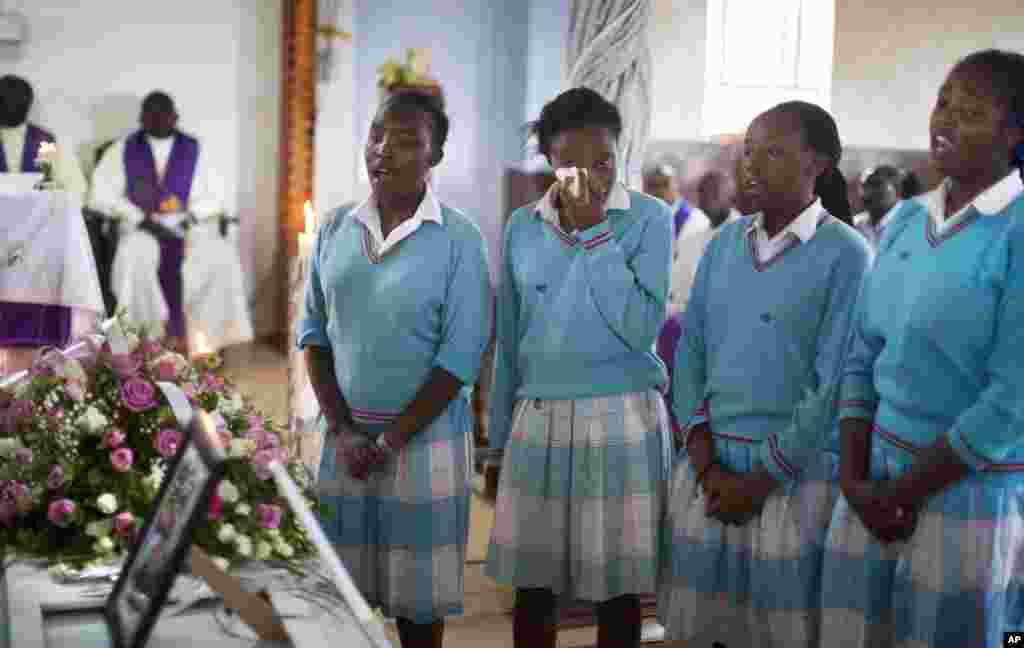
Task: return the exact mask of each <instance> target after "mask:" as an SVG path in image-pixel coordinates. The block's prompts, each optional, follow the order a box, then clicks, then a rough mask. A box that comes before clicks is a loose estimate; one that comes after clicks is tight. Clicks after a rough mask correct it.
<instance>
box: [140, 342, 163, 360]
mask: <svg viewBox="0 0 1024 648" xmlns="http://www.w3.org/2000/svg"><path fill="white" fill-rule="evenodd" d="M163 350H164V348H163V347H162V346H160V343H159V342H157V341H156V340H150V339H145V340H143V341H142V352H143V353H145V354H146V355H148V356H155V355H159V354H161V353H163Z"/></svg>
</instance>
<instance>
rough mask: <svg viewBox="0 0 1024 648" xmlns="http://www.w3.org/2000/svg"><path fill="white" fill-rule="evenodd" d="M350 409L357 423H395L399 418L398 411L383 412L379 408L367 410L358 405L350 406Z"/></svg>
mask: <svg viewBox="0 0 1024 648" xmlns="http://www.w3.org/2000/svg"><path fill="white" fill-rule="evenodd" d="M349 411H350V412H351V413H352V420H353V421H355V422H356V423H364V424H371V425H372V424H375V423H378V424H379V423H394V422H395V421H396V420H398V413H396V412H381V411H379V410H367V409H360V408H357V407H349Z"/></svg>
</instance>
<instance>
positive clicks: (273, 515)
mask: <svg viewBox="0 0 1024 648" xmlns="http://www.w3.org/2000/svg"><path fill="white" fill-rule="evenodd" d="M256 515H257V516H258V517H259V520H260V526H261V527H263V528H264V529H276V528H277V527H279V526H281V508H280V507H279V506H274V505H273V504H257V505H256Z"/></svg>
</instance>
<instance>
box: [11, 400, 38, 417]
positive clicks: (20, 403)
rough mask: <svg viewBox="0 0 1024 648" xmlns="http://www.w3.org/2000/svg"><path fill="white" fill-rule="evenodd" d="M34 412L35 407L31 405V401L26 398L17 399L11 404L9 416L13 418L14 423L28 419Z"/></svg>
mask: <svg viewBox="0 0 1024 648" xmlns="http://www.w3.org/2000/svg"><path fill="white" fill-rule="evenodd" d="M34 410H35V406H34V405H33V404H32V401H30V400H28V399H26V398H19V399H18V400H16V401H14V402H13V403H11V415H12V416H13V417H14V420H15V422H17V421H23V420H25V419H27V418H30V417H31V416H32V412H33V411H34Z"/></svg>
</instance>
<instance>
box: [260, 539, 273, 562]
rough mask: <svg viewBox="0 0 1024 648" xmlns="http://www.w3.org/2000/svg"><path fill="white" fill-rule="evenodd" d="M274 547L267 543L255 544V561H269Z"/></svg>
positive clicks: (261, 541)
mask: <svg viewBox="0 0 1024 648" xmlns="http://www.w3.org/2000/svg"><path fill="white" fill-rule="evenodd" d="M273 553H274V547H273V545H271V544H270V543H269V542H264V541H263V540H260V541H259V542H257V543H256V560H270V556H271V555H272V554H273Z"/></svg>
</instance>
